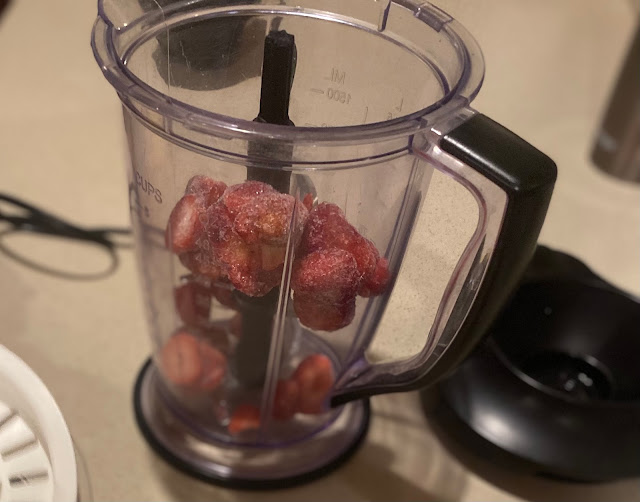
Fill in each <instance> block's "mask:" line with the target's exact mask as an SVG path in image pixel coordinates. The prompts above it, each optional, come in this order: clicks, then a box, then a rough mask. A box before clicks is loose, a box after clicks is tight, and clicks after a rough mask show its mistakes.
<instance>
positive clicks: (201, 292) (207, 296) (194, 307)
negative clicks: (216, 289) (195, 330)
mask: <svg viewBox="0 0 640 502" xmlns="http://www.w3.org/2000/svg"><path fill="white" fill-rule="evenodd" d="M173 295H174V300H175V304H176V311H177V312H178V315H179V316H180V319H182V322H184V323H185V324H187V325H189V326H198V325H202V324H204V323H206V322H207V321H208V320H209V313H210V311H211V292H210V291H209V290H208V288H206V287H205V286H203V285H202V284H198V283H197V282H187V283H185V284H183V285H181V286H178V287H177V288H175V289H174V291H173Z"/></svg>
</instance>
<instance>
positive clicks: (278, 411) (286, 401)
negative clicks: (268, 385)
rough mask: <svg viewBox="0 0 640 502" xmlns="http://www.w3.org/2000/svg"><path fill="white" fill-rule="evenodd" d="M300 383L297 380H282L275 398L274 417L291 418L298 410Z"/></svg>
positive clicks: (279, 418) (278, 418) (280, 418)
mask: <svg viewBox="0 0 640 502" xmlns="http://www.w3.org/2000/svg"><path fill="white" fill-rule="evenodd" d="M299 398H300V385H299V384H298V382H297V381H295V380H280V381H279V382H278V385H277V387H276V393H275V396H274V398H273V418H275V419H277V420H289V419H290V418H291V417H293V415H295V413H296V411H297V410H298V400H299Z"/></svg>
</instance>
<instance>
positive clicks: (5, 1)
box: [0, 0, 9, 18]
mask: <svg viewBox="0 0 640 502" xmlns="http://www.w3.org/2000/svg"><path fill="white" fill-rule="evenodd" d="M7 5H9V0H0V18H2V14H3V13H4V9H5V8H6V7H7Z"/></svg>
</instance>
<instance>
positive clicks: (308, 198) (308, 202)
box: [302, 193, 313, 211]
mask: <svg viewBox="0 0 640 502" xmlns="http://www.w3.org/2000/svg"><path fill="white" fill-rule="evenodd" d="M302 204H303V205H304V207H306V208H307V211H311V209H312V208H313V195H311V194H310V193H308V194H307V195H305V196H304V199H302Z"/></svg>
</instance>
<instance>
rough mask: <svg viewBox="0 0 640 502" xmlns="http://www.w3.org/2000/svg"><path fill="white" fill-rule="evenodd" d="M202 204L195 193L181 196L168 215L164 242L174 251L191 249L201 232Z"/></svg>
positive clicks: (181, 251) (179, 251)
mask: <svg viewBox="0 0 640 502" xmlns="http://www.w3.org/2000/svg"><path fill="white" fill-rule="evenodd" d="M203 210H204V209H203V206H202V204H201V203H200V202H199V201H198V198H197V197H196V196H195V195H192V194H189V195H185V196H184V197H182V198H181V199H180V200H179V201H178V203H177V204H176V205H175V207H174V208H173V210H172V211H171V215H170V216H169V222H168V224H167V229H166V232H165V244H166V246H167V248H169V249H170V250H171V251H173V252H174V253H184V252H186V251H192V250H193V249H195V247H196V243H197V242H198V239H199V238H200V235H201V234H202V229H203V227H202V222H201V216H202V214H203Z"/></svg>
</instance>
